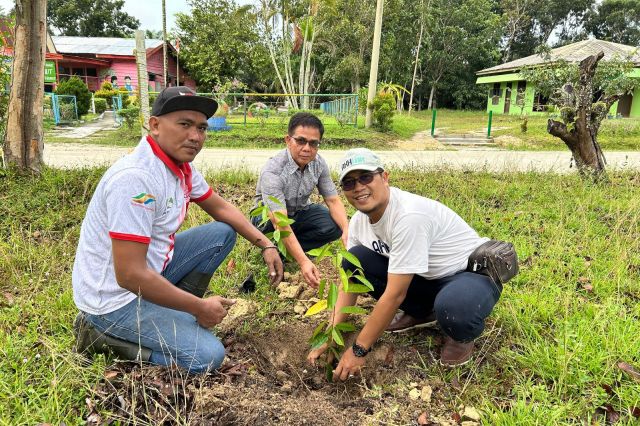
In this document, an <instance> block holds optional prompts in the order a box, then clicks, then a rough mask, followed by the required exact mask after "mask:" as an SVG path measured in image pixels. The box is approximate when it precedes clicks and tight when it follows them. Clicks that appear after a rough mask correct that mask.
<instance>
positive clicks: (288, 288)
mask: <svg viewBox="0 0 640 426" xmlns="http://www.w3.org/2000/svg"><path fill="white" fill-rule="evenodd" d="M278 293H279V296H280V298H281V299H295V298H296V297H298V294H300V285H299V284H297V285H290V284H289V283H288V282H286V281H283V282H281V283H280V284H279V285H278Z"/></svg>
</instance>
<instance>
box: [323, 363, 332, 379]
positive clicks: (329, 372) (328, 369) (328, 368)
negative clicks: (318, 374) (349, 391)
mask: <svg viewBox="0 0 640 426" xmlns="http://www.w3.org/2000/svg"><path fill="white" fill-rule="evenodd" d="M324 376H325V377H326V378H327V381H328V382H329V383H333V366H332V365H331V364H326V365H325V366H324Z"/></svg>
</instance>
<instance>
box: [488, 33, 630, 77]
mask: <svg viewBox="0 0 640 426" xmlns="http://www.w3.org/2000/svg"><path fill="white" fill-rule="evenodd" d="M601 51H602V52H604V58H602V59H603V60H605V61H607V60H611V59H614V58H616V57H617V58H619V59H624V58H625V57H626V56H627V55H630V54H633V56H632V58H631V60H632V61H633V62H635V63H636V64H640V53H639V52H638V48H637V47H634V46H627V45H625V44H618V43H612V42H610V41H604V40H597V39H590V40H584V41H579V42H577V43H572V44H567V45H566V46H562V47H557V48H555V49H552V50H551V52H550V56H551V57H550V59H548V60H545V57H543V56H542V55H538V54H536V55H531V56H527V57H526V58H520V59H516V60H515V61H511V62H507V63H505V64H501V65H496V66H495V67H491V68H485V69H483V70H481V71H478V72H477V73H476V74H477V75H485V74H498V73H503V72H507V71H514V70H518V69H520V68H523V67H526V66H530V65H539V64H543V63H545V62H546V63H549V62H556V61H558V60H565V61H568V62H580V61H582V60H583V59H584V58H586V57H588V56H591V55H596V54H598V53H599V52H601Z"/></svg>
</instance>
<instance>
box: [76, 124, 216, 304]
mask: <svg viewBox="0 0 640 426" xmlns="http://www.w3.org/2000/svg"><path fill="white" fill-rule="evenodd" d="M212 193H213V191H212V189H211V188H210V187H209V185H208V184H207V182H206V181H205V180H204V178H203V177H202V175H201V174H200V173H199V172H198V171H197V170H196V169H195V168H194V167H193V165H191V164H189V163H183V164H180V165H177V164H175V163H174V162H173V161H172V160H171V158H169V157H168V156H167V155H166V154H165V153H164V151H162V149H161V148H160V147H159V146H158V144H157V143H156V141H154V140H153V139H152V138H151V137H150V136H148V137H146V138H142V139H141V140H140V143H139V144H138V146H137V147H136V148H135V150H134V151H133V152H132V153H131V154H129V155H127V156H125V157H123V158H121V159H120V160H118V161H117V162H116V163H115V164H114V165H113V166H111V167H110V168H109V170H107V172H106V173H105V174H104V176H102V179H100V182H99V183H98V186H97V187H96V191H95V192H94V194H93V197H92V198H91V202H90V203H89V207H88V208H87V213H86V215H85V218H84V221H83V222H82V228H81V229H80V241H79V242H78V250H77V252H76V259H75V262H74V264H73V275H72V282H73V299H74V301H75V303H76V306H78V308H79V309H80V310H82V311H84V312H87V313H90V314H93V315H102V314H107V313H109V312H113V311H115V310H116V309H118V308H121V307H122V306H124V305H126V304H127V303H129V302H130V301H131V300H133V299H135V297H136V295H135V294H134V293H132V292H130V291H128V290H126V289H124V288H122V287H120V285H118V282H117V281H116V277H115V269H114V266H113V254H112V245H111V241H112V240H124V241H135V242H139V243H143V244H148V245H149V247H148V249H147V265H148V266H149V268H151V269H153V270H154V271H156V272H162V271H163V270H164V268H165V267H166V266H167V264H168V263H169V262H170V261H171V258H172V257H173V245H174V238H175V233H176V232H177V231H178V229H179V228H180V225H182V222H183V221H184V218H185V216H186V214H187V209H188V205H189V202H191V201H193V202H200V201H204V200H206V199H207V198H209V197H210V196H211V195H212Z"/></svg>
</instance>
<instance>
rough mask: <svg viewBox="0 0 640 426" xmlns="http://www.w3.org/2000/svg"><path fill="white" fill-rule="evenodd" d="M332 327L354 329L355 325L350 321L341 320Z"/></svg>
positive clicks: (345, 329) (343, 329)
mask: <svg viewBox="0 0 640 426" xmlns="http://www.w3.org/2000/svg"><path fill="white" fill-rule="evenodd" d="M333 328H337V329H338V330H340V331H347V332H349V331H355V330H356V327H355V326H354V325H353V324H351V323H350V322H341V323H339V324H336V325H334V326H333Z"/></svg>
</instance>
